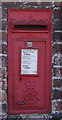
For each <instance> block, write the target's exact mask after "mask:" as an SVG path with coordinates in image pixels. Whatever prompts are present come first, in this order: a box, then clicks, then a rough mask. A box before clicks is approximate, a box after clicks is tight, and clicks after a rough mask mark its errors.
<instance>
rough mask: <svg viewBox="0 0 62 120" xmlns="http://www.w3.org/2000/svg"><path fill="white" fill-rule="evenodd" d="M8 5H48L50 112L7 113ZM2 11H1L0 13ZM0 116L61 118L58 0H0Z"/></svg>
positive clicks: (7, 119) (61, 11)
mask: <svg viewBox="0 0 62 120" xmlns="http://www.w3.org/2000/svg"><path fill="white" fill-rule="evenodd" d="M8 8H35V9H36V8H41V9H48V8H50V9H52V11H53V14H52V21H53V22H52V97H51V98H52V112H51V114H30V115H28V114H26V115H8V114H7V111H8V109H7V108H8V102H7V99H8V97H7V93H8V55H7V53H8V39H7V35H8V32H7V20H8V17H7V10H8ZM1 13H2V14H1ZM1 23H2V27H1V26H0V120H21V117H22V120H36V119H37V120H51V119H52V120H60V119H62V118H61V117H62V49H61V48H62V2H37V3H36V2H27V3H24V2H22V3H21V2H0V24H1Z"/></svg>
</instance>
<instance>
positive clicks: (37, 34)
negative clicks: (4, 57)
mask: <svg viewBox="0 0 62 120" xmlns="http://www.w3.org/2000/svg"><path fill="white" fill-rule="evenodd" d="M51 26H52V11H51V10H50V9H47V10H46V9H16V8H10V9H9V10H8V113H9V114H21V113H22V114H23V113H50V112H51V54H52V51H51V46H52V45H51V41H52V28H51Z"/></svg>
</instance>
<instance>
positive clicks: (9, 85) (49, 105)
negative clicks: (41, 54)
mask: <svg viewBox="0 0 62 120" xmlns="http://www.w3.org/2000/svg"><path fill="white" fill-rule="evenodd" d="M25 10H26V11H45V12H48V11H50V14H51V16H52V10H51V9H48V10H47V9H36V10H35V9H16V8H10V9H9V10H8V16H10V15H9V14H10V13H11V11H25ZM9 22H10V20H9V21H8V26H9ZM51 22H52V19H51ZM10 24H11V26H12V23H10ZM36 25H37V24H36ZM49 30H50V31H49ZM14 32H19V31H15V30H14ZM20 32H21V33H24V32H25V33H38V32H39V33H41V31H36V30H35V31H20ZM43 32H44V31H43ZM47 32H49V34H50V38H51V39H50V42H49V44H47V40H42V41H43V42H45V44H46V48H47V47H48V45H49V46H50V51H49V56H50V60H49V69H50V73H49V78H50V81H49V80H48V81H46V90H47V91H48V88H49V91H48V94H47V98H49V97H50V103H48V101H47V100H46V103H47V105H48V107H49V108H48V109H47V108H46V109H43V108H42V110H41V111H39V110H37V111H35V113H50V112H51V72H52V71H51V68H52V62H51V61H52V45H51V41H52V27H51V23H50V25H48V31H47ZM10 36H11V28H10V27H8V113H9V114H14V113H15V114H20V113H22V114H24V113H34V110H32V111H31V112H30V111H28V110H26V111H24V110H22V111H21V110H20V109H19V110H16V108H15V109H14V107H13V106H12V104H13V103H12V99H11V96H12V98H14V96H13V93H12V90H11V89H14V86H13V84H14V81H12V80H11V79H12V78H14V77H13V75H12V72H11V70H10V68H11V69H12V71H14V68H13V61H12V59H13V58H12V59H11V57H10V55H11V56H13V53H12V51H13V41H12V42H11V40H10V39H9V38H10ZM24 49H25V48H24ZM26 49H27V48H26ZM29 49H31V48H29ZM36 49H37V48H36ZM46 52H47V53H48V50H46ZM47 53H46V54H47ZM46 57H47V56H46ZM46 59H47V58H46ZM10 60H11V61H12V63H10ZM45 71H47V70H45ZM48 82H49V84H48ZM10 88H11V89H10ZM45 98H46V96H45Z"/></svg>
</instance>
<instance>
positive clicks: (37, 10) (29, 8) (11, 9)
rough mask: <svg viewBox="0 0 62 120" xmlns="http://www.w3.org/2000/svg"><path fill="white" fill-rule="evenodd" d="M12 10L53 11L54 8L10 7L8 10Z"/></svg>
mask: <svg viewBox="0 0 62 120" xmlns="http://www.w3.org/2000/svg"><path fill="white" fill-rule="evenodd" d="M10 11H43V12H52V9H39V8H38V9H34V8H33V9H32V8H24V9H23V8H8V12H10Z"/></svg>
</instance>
